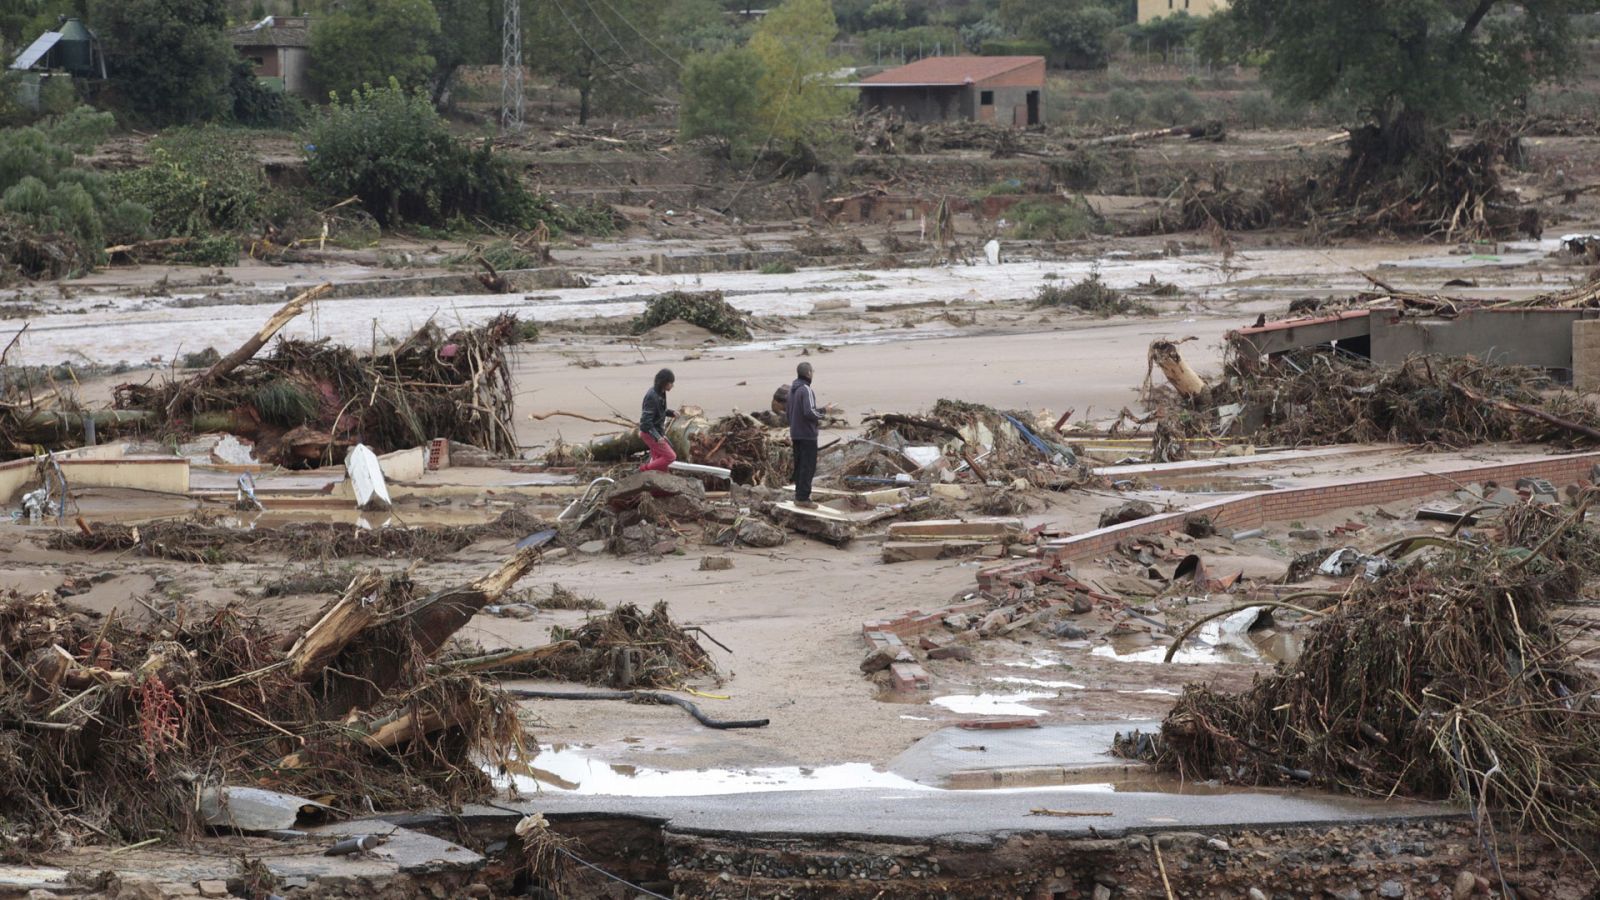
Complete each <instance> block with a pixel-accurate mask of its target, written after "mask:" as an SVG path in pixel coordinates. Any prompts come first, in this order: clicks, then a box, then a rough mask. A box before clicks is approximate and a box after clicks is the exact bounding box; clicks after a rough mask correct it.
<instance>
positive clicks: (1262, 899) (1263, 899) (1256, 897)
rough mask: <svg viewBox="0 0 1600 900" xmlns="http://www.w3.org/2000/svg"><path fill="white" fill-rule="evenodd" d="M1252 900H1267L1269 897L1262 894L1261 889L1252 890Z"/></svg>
mask: <svg viewBox="0 0 1600 900" xmlns="http://www.w3.org/2000/svg"><path fill="white" fill-rule="evenodd" d="M1250 900H1267V895H1266V894H1264V893H1262V891H1261V888H1251V889H1250Z"/></svg>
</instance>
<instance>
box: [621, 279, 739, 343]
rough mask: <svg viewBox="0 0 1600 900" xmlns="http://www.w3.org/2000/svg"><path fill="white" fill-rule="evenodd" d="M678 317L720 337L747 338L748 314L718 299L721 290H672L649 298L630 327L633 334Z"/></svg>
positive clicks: (720, 297)
mask: <svg viewBox="0 0 1600 900" xmlns="http://www.w3.org/2000/svg"><path fill="white" fill-rule="evenodd" d="M674 319H682V320H683V321H685V322H688V323H689V324H691V325H699V326H700V327H701V328H704V329H705V330H707V331H709V332H711V333H713V334H718V335H721V336H722V337H728V338H737V339H739V340H746V341H747V340H749V339H750V317H749V316H747V315H745V314H744V313H742V312H740V311H739V310H737V309H735V308H734V307H733V306H732V305H730V304H729V303H728V301H726V300H724V299H722V292H721V291H700V292H691V291H672V292H670V293H666V294H661V295H660V296H657V297H652V298H650V301H649V302H648V303H646V304H645V308H644V314H643V315H641V316H639V317H637V318H635V319H634V320H633V324H632V325H631V326H630V328H631V330H632V331H633V333H634V334H644V333H645V332H647V331H649V330H650V329H652V328H657V327H659V326H662V325H665V324H667V323H668V322H671V321H672V320H674Z"/></svg>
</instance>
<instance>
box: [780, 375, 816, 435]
mask: <svg viewBox="0 0 1600 900" xmlns="http://www.w3.org/2000/svg"><path fill="white" fill-rule="evenodd" d="M788 412H789V437H791V438H793V439H794V440H797V441H814V440H816V439H817V434H818V430H819V428H820V427H821V425H822V416H821V415H820V414H818V413H817V395H816V394H814V393H812V391H811V382H809V381H807V380H805V379H804V378H796V379H795V380H794V384H791V385H789V409H788Z"/></svg>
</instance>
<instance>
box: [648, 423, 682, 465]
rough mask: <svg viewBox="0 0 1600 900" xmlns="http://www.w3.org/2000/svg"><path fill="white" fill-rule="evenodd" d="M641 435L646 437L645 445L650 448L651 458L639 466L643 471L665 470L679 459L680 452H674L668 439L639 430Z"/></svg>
mask: <svg viewBox="0 0 1600 900" xmlns="http://www.w3.org/2000/svg"><path fill="white" fill-rule="evenodd" d="M639 437H641V438H644V445H645V446H646V447H649V448H650V460H649V461H648V462H646V463H645V464H644V465H642V466H640V467H639V471H641V472H665V471H666V470H667V466H670V465H672V464H673V463H674V462H677V460H678V454H676V453H673V452H672V445H671V444H669V443H667V442H666V441H662V440H657V439H656V438H654V437H652V436H650V435H648V434H645V433H644V432H642V431H641V432H639Z"/></svg>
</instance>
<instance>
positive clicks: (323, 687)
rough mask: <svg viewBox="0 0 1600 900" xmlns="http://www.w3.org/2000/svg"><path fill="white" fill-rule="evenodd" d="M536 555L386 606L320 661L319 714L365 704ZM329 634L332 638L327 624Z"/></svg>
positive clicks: (531, 552) (524, 553) (535, 551)
mask: <svg viewBox="0 0 1600 900" xmlns="http://www.w3.org/2000/svg"><path fill="white" fill-rule="evenodd" d="M541 553H542V550H541V547H540V546H537V545H536V546H532V547H528V548H526V549H523V550H519V551H517V553H516V555H514V556H512V557H511V558H510V559H508V560H506V561H505V562H504V563H503V564H501V566H500V568H498V569H496V570H495V571H493V572H490V573H489V574H488V575H485V576H483V577H482V578H479V579H477V580H476V581H473V582H471V583H469V584H466V585H462V586H461V587H455V588H448V589H446V590H442V591H436V592H434V593H432V594H430V595H428V596H427V597H424V598H422V599H420V600H416V601H411V602H406V603H405V605H404V606H403V607H402V608H401V609H399V610H396V609H390V610H389V611H388V613H387V615H386V616H385V617H384V618H382V619H381V620H379V621H377V622H375V623H374V624H372V625H371V626H369V627H367V628H366V629H365V630H363V631H361V632H360V633H359V634H357V635H356V636H355V637H354V638H353V639H350V640H348V641H347V642H346V643H345V645H344V647H343V649H341V650H340V651H339V652H338V653H337V655H336V656H334V657H333V658H332V659H331V660H329V661H328V663H327V664H326V665H325V667H324V668H323V672H322V680H321V682H320V683H319V684H318V685H317V687H316V688H315V690H316V691H317V693H319V695H320V696H321V698H322V703H321V705H322V715H323V716H324V717H333V716H341V715H344V714H345V713H347V712H349V711H350V710H352V709H355V708H357V707H362V708H365V707H370V706H371V705H372V704H373V703H374V702H375V701H376V700H377V699H378V698H381V697H382V696H383V695H384V694H385V693H386V692H388V691H389V690H390V689H391V688H393V687H394V686H395V685H397V684H399V683H400V682H401V681H402V680H403V679H404V678H405V676H406V673H407V672H410V671H414V670H415V669H416V667H417V666H418V665H419V663H420V662H421V661H424V660H428V659H431V658H432V657H433V655H434V654H436V653H438V652H439V648H440V647H443V646H444V644H445V642H446V641H448V640H450V638H451V637H453V636H454V635H455V633H456V632H458V631H460V630H461V629H462V627H463V626H465V625H466V624H467V622H469V621H471V619H472V617H473V616H474V615H476V614H477V613H478V612H479V611H481V610H482V609H483V608H484V607H485V606H487V605H489V604H490V603H493V602H495V601H496V600H498V599H500V597H501V596H502V595H503V594H505V592H506V591H508V590H510V589H511V588H512V586H513V585H515V584H516V583H517V581H518V580H520V579H521V578H522V576H524V575H526V574H527V573H528V570H530V569H532V568H533V567H534V565H536V564H537V563H538V562H539V558H540V555H541ZM319 624H320V623H319ZM313 627H315V626H313ZM328 632H329V635H330V637H331V636H332V629H331V626H330V629H329V630H328Z"/></svg>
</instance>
